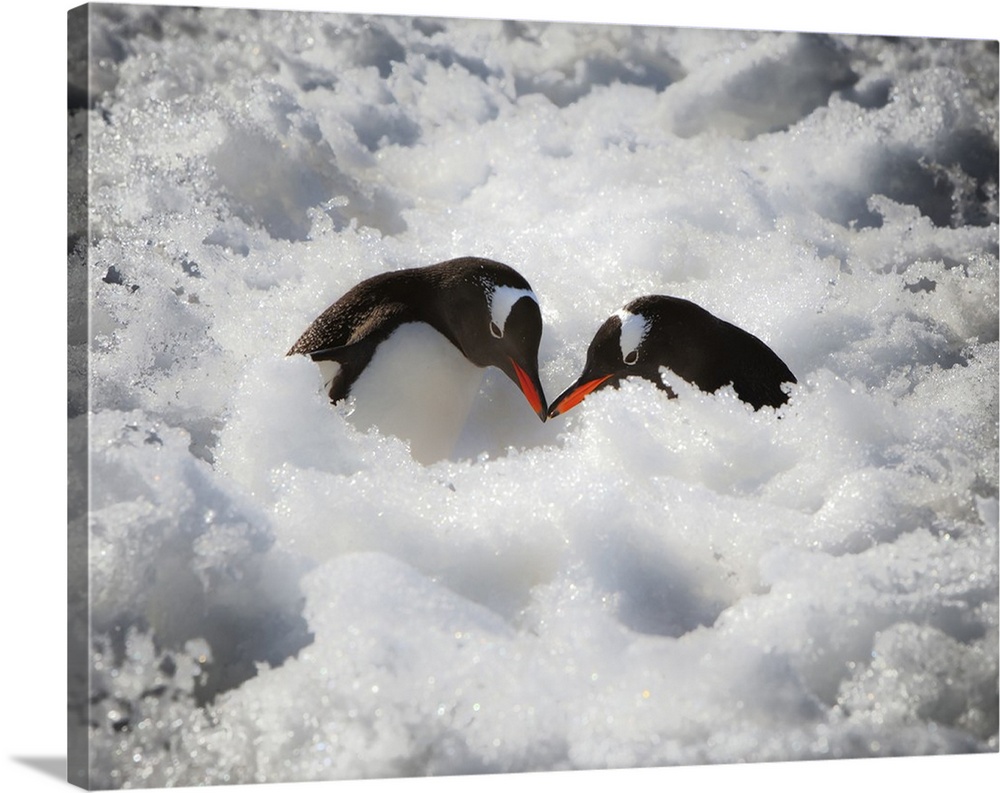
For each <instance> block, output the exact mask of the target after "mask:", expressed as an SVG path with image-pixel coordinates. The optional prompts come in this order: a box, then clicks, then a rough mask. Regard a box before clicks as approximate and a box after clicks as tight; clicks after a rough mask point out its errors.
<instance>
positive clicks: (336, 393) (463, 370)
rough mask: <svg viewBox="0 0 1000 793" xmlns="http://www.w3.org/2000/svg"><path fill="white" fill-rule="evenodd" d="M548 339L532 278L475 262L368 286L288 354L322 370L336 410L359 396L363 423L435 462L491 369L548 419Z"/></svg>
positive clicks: (388, 277)
mask: <svg viewBox="0 0 1000 793" xmlns="http://www.w3.org/2000/svg"><path fill="white" fill-rule="evenodd" d="M541 336H542V317H541V312H540V310H539V305H538V298H537V297H536V296H535V293H534V292H533V291H532V289H531V286H530V285H529V284H528V282H527V281H526V280H525V279H524V277H523V276H522V275H521V274H520V273H518V272H517V271H516V270H514V269H513V268H512V267H509V266H507V265H506V264H501V263H500V262H495V261H491V260H489V259H481V258H476V257H471V256H469V257H463V258H458V259H451V260H449V261H445V262H440V263H438V264H432V265H430V266H428V267H416V268H412V269H405V270H397V271H395V272H388V273H382V274H380V275H376V276H374V277H372V278H368V279H367V280H365V281H362V282H361V283H359V284H357V285H356V286H354V287H353V288H352V289H350V290H349V291H348V292H347V293H346V294H344V296H343V297H341V298H340V299H339V300H337V301H336V302H335V303H334V304H333V305H331V306H330V307H329V308H327V309H326V311H324V312H323V313H322V314H320V315H319V317H317V318H316V320H315V321H314V322H313V323H312V324H311V325H310V326H309V327H308V328H307V329H306V330H305V332H304V333H303V334H302V336H301V337H300V338H299V340H298V341H297V342H295V344H293V345H292V348H291V349H290V350H289V351H288V353H287V354H288V355H296V354H302V355H308V356H309V357H310V358H311V359H312V360H314V361H316V362H317V363H318V364H319V365H320V370H321V372H322V374H323V379H324V387H325V389H326V391H327V394H328V395H329V397H330V401H331V402H334V403H336V402H340V401H341V400H344V399H346V398H347V397H348V396H351V397H352V398H353V399H352V401H353V407H352V410H351V414H350V415H351V417H352V419H353V420H354V421H355V423H356V424H358V425H359V426H361V427H363V428H367V427H370V426H377V427H379V429H380V430H383V431H386V432H389V433H392V434H394V435H397V436H400V437H403V438H405V439H407V440H409V441H410V443H411V452H412V453H413V455H414V457H416V458H417V459H420V460H422V461H425V462H427V461H432V460H434V459H440V458H441V457H445V456H448V453H449V451H450V449H451V446H452V444H453V443H454V441H455V440H456V438H457V436H458V433H459V432H460V431H461V428H462V425H463V423H464V419H465V417H466V416H467V415H468V412H469V410H470V409H471V405H472V402H473V400H474V398H475V395H476V392H477V390H478V386H479V383H480V380H481V379H482V375H483V371H482V369H483V368H485V367H488V366H495V367H497V368H498V369H500V370H501V371H503V372H504V374H506V375H507V377H509V378H510V379H511V380H512V381H513V382H514V383H515V384H516V385H517V387H518V388H519V389H520V390H521V392H522V393H523V394H524V397H525V398H526V399H527V401H528V404H529V405H531V409H532V410H534V411H535V413H536V414H537V415H538V417H539V418H540V419H541V420H542V421H545V419H546V418H547V417H548V411H547V404H546V401H545V395H544V392H543V391H542V385H541V382H540V381H539V377H538V345H539V342H540V340H541ZM470 364H471V365H470Z"/></svg>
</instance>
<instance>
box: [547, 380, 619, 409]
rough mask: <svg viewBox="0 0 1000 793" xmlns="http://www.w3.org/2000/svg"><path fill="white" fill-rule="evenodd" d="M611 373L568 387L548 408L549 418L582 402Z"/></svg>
mask: <svg viewBox="0 0 1000 793" xmlns="http://www.w3.org/2000/svg"><path fill="white" fill-rule="evenodd" d="M610 377H611V375H609V374H607V375H604V377H597V378H595V379H593V380H588V381H587V382H586V383H583V384H582V385H578V386H576V387H573V388H570V389H569V390H568V391H566V392H565V393H564V394H563V395H562V396H560V397H559V398H558V399H556V401H555V403H554V404H553V405H552V407H551V408H549V418H553V417H555V416H558V415H559V414H560V413H565V412H566V411H567V410H571V409H572V408H575V407H576V406H577V405H579V404H580V403H581V402H583V398H584V397H585V396H587V394H589V393H590V392H591V391H593V390H594V389H595V388H597V387H598V386H600V385H601V384H602V383H604V381H605V380H608V379H609V378H610Z"/></svg>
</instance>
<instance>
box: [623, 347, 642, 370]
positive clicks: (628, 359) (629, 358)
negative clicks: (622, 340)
mask: <svg viewBox="0 0 1000 793" xmlns="http://www.w3.org/2000/svg"><path fill="white" fill-rule="evenodd" d="M623 360H624V361H625V363H627V364H628V365H629V366H632V365H634V364H635V362H636V361H638V360H639V351H638V350H632V352H630V353H629V354H628V355H626V356H625V358H624V359H623Z"/></svg>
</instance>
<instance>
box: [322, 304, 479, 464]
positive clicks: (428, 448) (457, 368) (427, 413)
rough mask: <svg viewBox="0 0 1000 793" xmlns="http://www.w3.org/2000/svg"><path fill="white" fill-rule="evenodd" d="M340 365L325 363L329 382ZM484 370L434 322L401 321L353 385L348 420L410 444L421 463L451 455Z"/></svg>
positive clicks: (416, 458) (365, 428) (411, 451)
mask: <svg viewBox="0 0 1000 793" xmlns="http://www.w3.org/2000/svg"><path fill="white" fill-rule="evenodd" d="M326 363H328V364H329V363H332V362H326ZM337 367H339V365H338V364H333V366H329V365H327V366H326V368H325V369H324V366H323V364H322V363H321V365H320V370H321V371H322V372H323V379H324V382H329V380H330V379H331V378H332V376H333V374H334V373H335V371H336V368H337ZM484 372H485V370H483V369H480V368H479V367H477V366H475V365H473V364H472V363H470V362H469V361H468V360H467V359H466V357H465V356H464V355H462V353H461V352H459V350H458V349H456V347H455V346H454V345H453V344H452V343H451V342H449V341H448V340H447V339H446V338H445V337H444V336H442V335H441V334H440V333H438V332H437V331H436V330H434V328H432V327H431V326H430V325H427V324H425V323H423V322H413V323H408V324H406V325H401V326H400V327H399V328H397V329H396V331H395V332H394V333H393V334H392V335H391V336H390V337H389V338H388V339H386V340H385V341H384V342H382V343H381V344H380V345H379V346H378V348H377V349H376V350H375V355H374V356H373V357H372V359H371V361H370V362H369V364H368V366H366V367H365V370H364V371H363V372H362V373H361V375H360V376H359V377H358V379H357V380H355V382H354V385H353V386H351V394H350V396H349V397H348V405H349V407H350V413H349V416H348V420H349V421H351V422H352V423H353V424H354V425H355V426H356V427H357V428H358V429H361V430H368V429H371V428H372V427H377V428H378V430H379V431H380V432H382V433H388V434H391V435H395V436H396V437H398V438H401V439H403V440H405V441H407V442H409V444H410V453H411V454H412V455H413V458H414V459H415V460H418V461H419V462H422V463H431V462H434V461H436V460H441V459H444V458H447V457H449V456H451V455H452V452H453V451H454V448H455V444H456V441H457V440H458V437H459V435H460V434H461V432H462V428H463V427H464V426H465V422H466V420H467V419H468V417H469V414H470V413H471V411H472V405H473V403H474V402H475V399H476V394H477V393H478V391H479V386H480V382H481V381H482V378H483V374H484Z"/></svg>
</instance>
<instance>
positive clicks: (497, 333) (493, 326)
mask: <svg viewBox="0 0 1000 793" xmlns="http://www.w3.org/2000/svg"><path fill="white" fill-rule="evenodd" d="M490 333H492V334H493V336H494V338H497V339H502V338H503V331H502V330H500V326H499V325H497V323H495V322H491V323H490Z"/></svg>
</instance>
